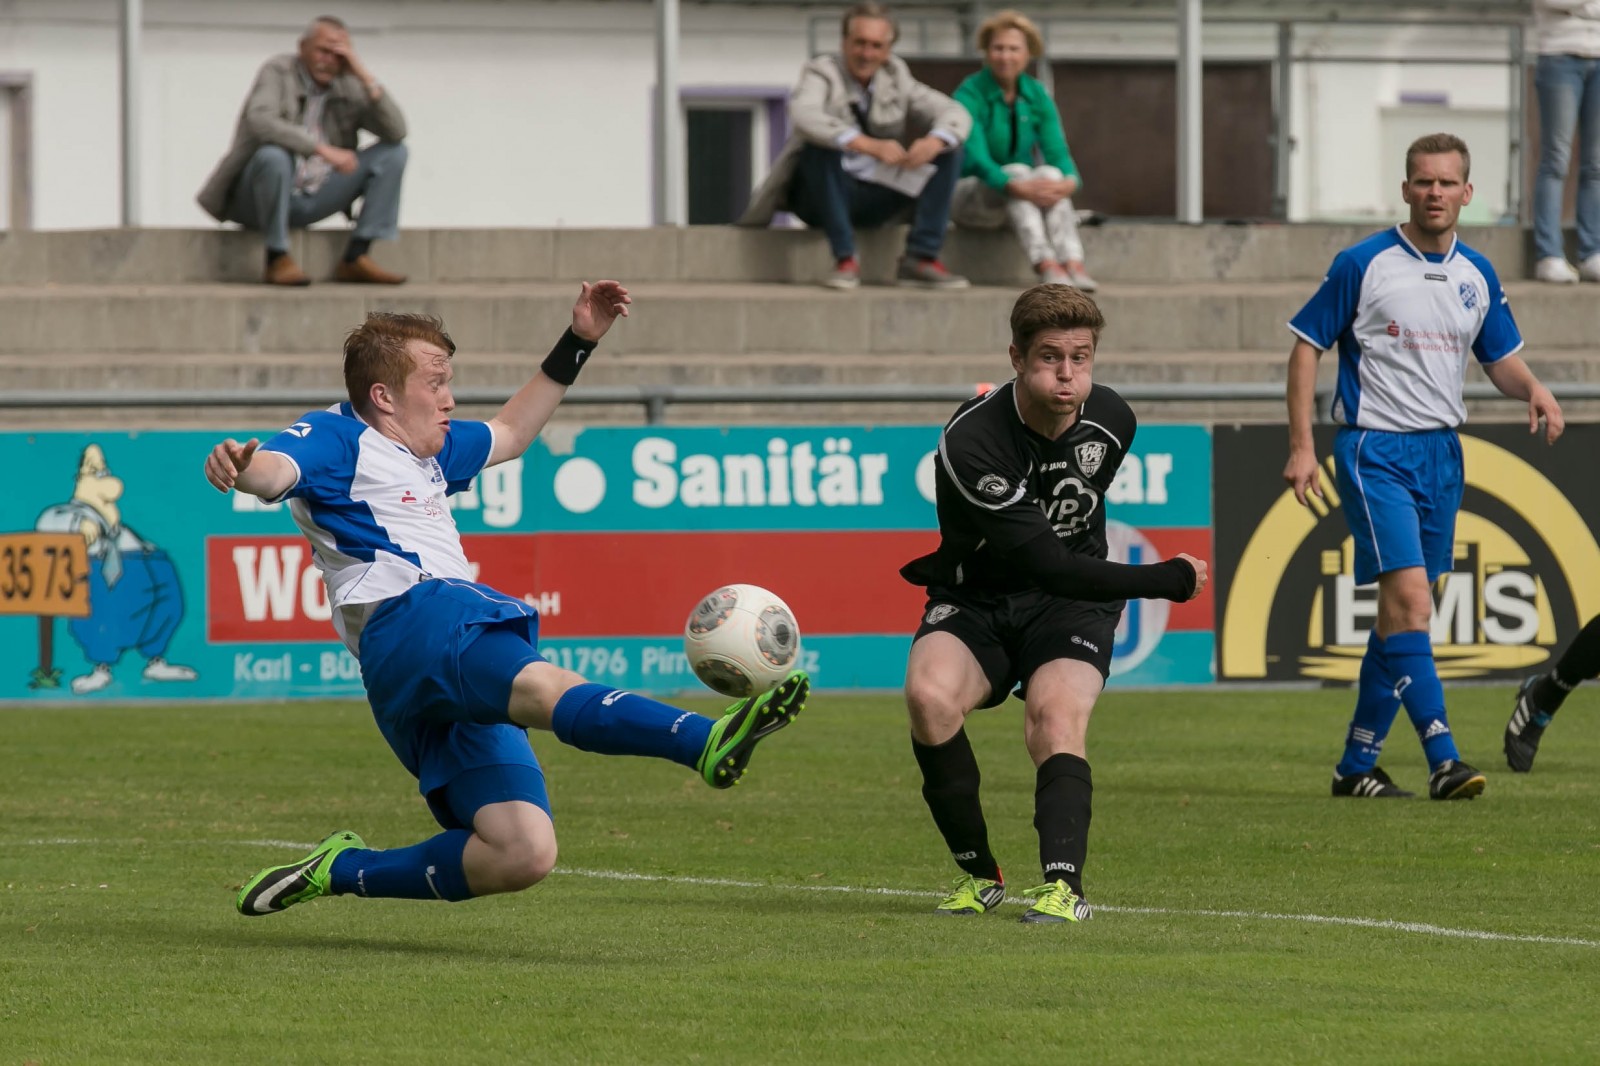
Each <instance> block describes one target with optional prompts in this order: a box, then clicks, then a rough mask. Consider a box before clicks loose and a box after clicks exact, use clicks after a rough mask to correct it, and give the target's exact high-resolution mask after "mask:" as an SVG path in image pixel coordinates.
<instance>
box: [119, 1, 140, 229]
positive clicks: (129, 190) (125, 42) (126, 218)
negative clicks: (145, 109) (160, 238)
mask: <svg viewBox="0 0 1600 1066" xmlns="http://www.w3.org/2000/svg"><path fill="white" fill-rule="evenodd" d="M143 25H144V0H122V32H121V42H120V43H121V45H122V48H121V64H120V66H121V70H120V74H121V77H122V85H121V89H122V93H121V102H122V115H121V131H122V224H123V225H124V226H137V225H139V82H140V64H139V53H140V50H141V42H140V36H141V30H142V28H143Z"/></svg>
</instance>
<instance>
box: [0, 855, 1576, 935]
mask: <svg viewBox="0 0 1600 1066" xmlns="http://www.w3.org/2000/svg"><path fill="white" fill-rule="evenodd" d="M8 843H10V842H6V841H0V847H6V846H8ZM14 843H16V844H22V845H27V846H37V847H64V846H71V845H100V846H111V845H123V844H126V843H128V841H125V840H122V841H118V840H79V839H74V838H70V837H57V838H54V839H49V840H21V841H15V842H14ZM152 843H160V844H162V845H164V846H170V845H173V844H178V845H189V846H194V847H252V848H283V849H285V850H291V851H305V850H308V849H310V848H313V847H316V845H315V844H309V843H306V842H304V841H295V840H162V841H152ZM555 872H556V873H558V874H564V875H566V876H568V877H589V878H595V879H597V880H605V881H651V882H659V883H663V884H671V885H700V886H703V887H707V888H746V889H757V890H760V891H765V892H771V891H783V892H849V893H853V894H856V895H870V896H898V897H902V898H909V899H939V898H940V894H939V893H937V892H924V891H919V890H917V889H909V888H878V887H872V886H861V885H781V884H772V883H769V882H765V881H738V880H733V879H731V878H726V877H679V876H672V875H668V874H640V873H628V872H626V871H623V870H584V869H575V868H563V867H557V868H556V870H555ZM1006 902H1007V903H1026V902H1027V900H1025V899H1023V898H1022V897H1020V896H1007V897H1006ZM1094 909H1095V910H1096V911H1103V912H1104V913H1106V914H1170V915H1174V916H1177V917H1186V918H1233V919H1237V920H1241V921H1253V922H1302V923H1305V924H1308V925H1344V926H1351V927H1353V928H1357V929H1380V930H1388V931H1392V932H1397V933H1416V934H1419V935H1422V936H1436V937H1445V938H1448V939H1455V940H1494V941H1501V942H1507V943H1516V944H1565V945H1568V946H1572V947H1580V948H1600V940H1585V939H1583V938H1582V937H1575V936H1541V935H1539V934H1534V933H1491V932H1488V931H1486V930H1483V929H1453V928H1451V927H1449V926H1445V925H1431V924H1429V923H1427V922H1399V921H1395V920H1394V919H1392V918H1350V917H1343V916H1340V915H1330V914H1279V913H1276V912H1273V911H1235V910H1229V911H1223V910H1203V909H1193V910H1190V909H1184V908H1179V907H1117V906H1108V905H1107V904H1104V903H1096V904H1095V905H1094Z"/></svg>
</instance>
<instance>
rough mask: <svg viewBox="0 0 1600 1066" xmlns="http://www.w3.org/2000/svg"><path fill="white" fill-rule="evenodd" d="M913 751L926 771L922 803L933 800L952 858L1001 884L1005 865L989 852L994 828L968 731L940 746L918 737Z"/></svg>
mask: <svg viewBox="0 0 1600 1066" xmlns="http://www.w3.org/2000/svg"><path fill="white" fill-rule="evenodd" d="M911 750H912V752H913V753H914V754H915V755H916V757H917V765H918V766H920V767H921V768H922V798H923V799H925V800H927V801H928V810H930V811H932V812H933V824H934V825H936V826H938V827H939V832H940V834H942V835H943V836H944V842H945V845H946V846H947V847H948V848H949V849H950V857H951V858H953V859H955V860H956V865H957V866H959V867H961V869H963V870H965V871H966V872H967V873H969V874H971V875H972V876H973V877H981V878H983V879H985V880H987V881H999V880H1000V879H1001V878H1000V864H999V863H997V862H995V861H994V853H993V852H991V851H990V850H989V827H988V826H987V825H985V824H984V821H983V805H982V804H980V803H979V802H978V782H979V774H978V758H977V756H975V755H973V754H972V744H971V743H970V742H969V741H968V740H967V731H966V730H965V729H961V730H958V731H957V732H956V735H955V736H953V737H951V738H950V739H949V740H947V741H946V742H945V743H943V744H940V745H938V746H936V747H930V746H929V745H927V744H922V743H919V742H918V741H917V738H915V737H912V738H911Z"/></svg>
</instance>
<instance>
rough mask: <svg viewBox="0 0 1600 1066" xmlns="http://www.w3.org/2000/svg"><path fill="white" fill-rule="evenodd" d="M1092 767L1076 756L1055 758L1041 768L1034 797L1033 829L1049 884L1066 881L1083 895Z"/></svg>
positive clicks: (1057, 756)
mask: <svg viewBox="0 0 1600 1066" xmlns="http://www.w3.org/2000/svg"><path fill="white" fill-rule="evenodd" d="M1093 792H1094V782H1093V780H1091V778H1090V776H1089V764H1088V763H1087V762H1085V761H1084V760H1082V759H1080V758H1078V757H1077V756H1076V755H1068V754H1066V753H1064V752H1063V753H1062V754H1060V755H1052V756H1050V757H1049V758H1048V759H1046V760H1045V761H1044V763H1043V764H1042V765H1041V766H1040V767H1039V773H1038V785H1037V787H1036V788H1035V790H1034V793H1033V827H1034V828H1035V829H1037V830H1038V831H1039V865H1040V866H1042V867H1043V868H1044V880H1045V883H1046V884H1049V883H1050V882H1051V881H1065V882H1066V883H1067V887H1068V888H1070V889H1072V891H1074V892H1076V893H1077V894H1078V895H1080V896H1082V895H1083V863H1084V859H1085V858H1086V857H1087V856H1088V854H1089V797H1090V796H1091V795H1092V794H1093Z"/></svg>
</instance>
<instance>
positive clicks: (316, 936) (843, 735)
mask: <svg viewBox="0 0 1600 1066" xmlns="http://www.w3.org/2000/svg"><path fill="white" fill-rule="evenodd" d="M1597 687H1600V686H1597ZM1450 697H1451V706H1452V720H1453V724H1454V725H1455V728H1456V734H1457V737H1458V740H1460V741H1461V743H1462V748H1463V754H1464V755H1465V757H1466V758H1467V759H1469V760H1470V761H1473V762H1475V763H1477V764H1478V765H1480V766H1481V767H1482V768H1483V769H1485V770H1487V771H1488V772H1489V787H1488V791H1487V792H1486V794H1485V795H1484V797H1483V798H1481V799H1479V800H1477V801H1475V802H1471V803H1451V804H1441V803H1431V802H1428V801H1426V800H1422V799H1418V800H1412V801H1407V802H1374V801H1353V800H1337V801H1336V800H1333V799H1330V798H1329V796H1328V780H1329V772H1330V768H1331V764H1332V763H1333V761H1334V760H1335V758H1336V757H1337V752H1338V747H1339V742H1340V740H1341V738H1342V735H1343V730H1344V726H1345V723H1346V721H1347V714H1348V707H1349V703H1350V699H1351V696H1350V694H1349V693H1348V692H1335V691H1314V692H1305V691H1296V692H1288V691H1272V692H1233V691H1221V692H1204V693H1201V692H1181V693H1179V692H1165V693H1115V694H1112V695H1108V696H1106V697H1105V698H1104V699H1103V700H1102V703H1101V706H1100V708H1099V710H1098V711H1097V712H1096V716H1095V721H1094V724H1093V726H1092V727H1091V730H1090V761H1091V762H1092V764H1093V766H1094V773H1095V782H1096V786H1097V787H1096V792H1095V810H1094V829H1093V836H1092V841H1091V848H1090V856H1089V859H1090V861H1089V870H1088V894H1089V898H1090V899H1091V901H1092V902H1094V903H1096V904H1097V905H1099V906H1100V908H1101V909H1100V913H1099V914H1098V915H1097V917H1096V919H1095V920H1094V921H1093V922H1089V923H1085V924H1082V925H1076V926H1048V927H1031V926H1023V925H1021V924H1020V923H1018V922H1017V921H1016V919H1017V917H1018V915H1019V914H1020V913H1021V911H1022V907H1021V906H1020V905H1018V904H1016V903H1008V904H1006V905H1005V906H1004V907H1002V908H1000V909H999V911H997V912H995V913H992V914H990V915H986V916H984V917H981V918H977V919H969V920H956V919H948V918H940V917H936V916H934V915H932V914H931V913H930V908H931V907H932V905H933V903H934V902H935V897H936V895H937V894H938V893H939V891H940V890H941V889H942V888H943V887H944V885H945V883H946V882H947V880H948V879H949V878H950V877H951V876H952V874H953V872H954V868H953V866H952V865H951V863H950V861H949V859H948V858H947V857H946V856H945V855H944V854H943V849H942V847H941V845H940V842H939V840H938V838H937V836H936V834H935V832H934V829H933V826H932V822H931V820H930V819H929V817H928V814H927V811H926V809H925V808H924V807H923V805H922V801H921V797H920V795H919V791H918V789H919V784H920V781H919V778H918V775H917V772H916V768H915V763H914V762H913V760H912V757H911V752H910V750H909V745H908V742H907V739H906V728H905V723H904V712H903V710H902V709H901V707H900V705H899V703H898V701H897V700H895V699H893V698H890V697H866V698H863V697H841V696H830V695H827V694H822V695H817V696H814V697H813V698H812V700H811V705H810V707H809V708H808V709H807V711H806V712H805V714H804V715H803V716H802V717H801V718H800V720H799V721H798V723H797V724H796V725H795V726H794V727H793V728H792V729H790V730H788V731H786V732H784V733H782V734H780V735H778V736H777V737H774V738H773V739H772V740H771V741H770V742H768V743H767V744H766V745H765V746H764V747H763V749H762V750H761V751H760V752H758V753H757V755H756V758H755V760H754V762H753V764H752V769H751V772H750V775H749V776H748V777H747V779H746V781H745V782H744V784H743V785H741V787H739V788H737V789H734V790H732V791H731V792H727V793H720V792H714V791H712V790H710V789H708V788H706V787H705V786H704V785H703V784H701V783H699V782H698V780H696V779H695V778H694V777H693V775H691V774H690V773H689V772H687V771H685V770H682V769H680V768H678V767H675V766H671V765H666V764H659V763H653V762H648V761H644V760H639V759H615V758H612V759H607V758H601V757H598V756H593V755H587V754H584V753H581V752H577V751H573V750H570V749H566V748H563V747H561V746H560V745H559V744H558V743H556V742H555V740H554V738H552V737H550V736H548V735H542V734H535V736H534V741H535V746H536V748H537V750H538V752H539V755H540V758H541V759H542V760H543V761H544V764H545V767H546V769H547V772H548V775H549V780H550V786H551V793H552V798H553V802H554V804H555V809H556V824H557V828H558V831H559V833H560V836H561V844H562V854H561V865H560V869H559V870H558V872H557V873H556V874H554V875H553V876H552V877H551V878H550V879H549V880H547V881H546V882H545V883H544V884H542V885H539V886H538V887H536V888H534V889H533V890H531V891H529V892H527V893H523V894H521V895H517V896H502V897H497V898H493V899H485V900H477V901H472V902H469V903H462V904H454V905H446V904H441V903H406V902H389V901H367V900H358V899H350V898H340V899H327V900H317V901H314V902H312V903H310V904H308V905H305V906H302V907H296V908H294V909H292V910H290V911H288V912H286V913H284V914H280V915H273V916H269V917H263V918H253V919H246V918H242V917H240V916H239V915H237V914H236V913H235V912H234V910H233V894H234V892H235V890H236V888H237V886H238V885H239V884H240V883H241V882H242V881H243V880H244V878H245V877H247V876H248V875H249V874H251V873H253V872H254V871H255V870H256V869H258V868H259V867H261V866H264V865H268V864H269V863H273V862H279V861H285V860H287V859H288V858H291V857H293V855H294V854H295V853H296V851H297V850H299V849H298V848H297V847H296V846H294V844H293V843H292V842H303V843H309V842H312V841H315V840H317V839H319V838H320V837H321V836H322V835H323V834H325V833H327V832H328V831H330V830H332V829H335V828H351V829H355V830H357V831H359V832H360V833H362V834H363V835H364V836H365V837H366V839H367V840H368V841H369V842H370V843H371V844H373V845H374V846H377V847H391V846H399V845H403V844H407V843H411V842H413V841H415V840H417V839H420V838H422V837H423V836H425V835H428V834H430V833H431V832H433V823H432V822H431V820H430V819H429V818H428V816H427V813H426V811H425V809H424V807H423V805H422V802H421V800H420V798H419V797H418V796H417V795H416V793H415V789H414V787H413V782H412V781H411V779H410V778H409V777H408V776H407V775H406V773H405V771H404V770H403V769H402V768H401V767H400V766H399V765H398V764H397V763H396V762H395V761H394V759H393V757H392V756H391V755H390V754H389V752H388V750H387V748H386V747H385V745H384V744H383V742H382V740H381V739H380V738H379V736H378V734H377V732H376V730H375V728H374V727H373V725H372V723H371V720H370V718H369V716H368V713H367V711H366V709H365V708H364V707H363V706H360V705H356V704H350V703H322V704H289V705H286V704H273V705H209V706H184V707H178V706H150V705H145V706H134V707H93V708H84V707H72V708H60V709H57V708H49V709H46V708H30V709H20V710H0V738H3V741H4V743H3V744H0V815H3V817H0V1066H22V1064H24V1063H33V1064H38V1066H55V1064H58V1063H60V1064H66V1063H71V1064H78V1063H113V1062H115V1063H121V1062H128V1063H155V1062H206V1063H232V1062H239V1063H245V1062H262V1061H286V1060H293V1061H300V1062H319V1063H411V1062H417V1063H517V1064H523V1063H529V1062H540V1063H562V1062H575V1063H591V1062H592V1063H616V1062H625V1063H656V1062H661V1063H722V1062H741V1063H769V1062H793V1063H809V1064H826V1063H837V1062H859V1063H919V1064H921V1063H1012V1062H1019V1063H1020V1062H1081V1063H1086V1064H1088V1063H1096V1064H1098V1063H1250V1062H1260V1063H1274V1064H1277V1063H1308V1062H1310V1063H1315V1062H1329V1063H1334V1062H1357V1061H1362V1062H1381V1063H1384V1064H1386V1066H1388V1064H1400V1063H1410V1062H1428V1063H1439V1062H1445V1063H1456V1062H1463V1061H1470V1062H1477V1063H1485V1064H1499V1063H1517V1062H1573V1063H1592V1062H1595V1061H1600V902H1597V901H1600V699H1597V698H1596V695H1595V694H1594V693H1590V692H1588V691H1587V690H1584V691H1581V692H1579V693H1578V694H1576V695H1575V696H1574V697H1573V699H1572V700H1571V701H1570V702H1569V705H1568V708H1567V709H1566V710H1564V711H1563V713H1562V716H1561V717H1560V718H1558V719H1557V721H1556V723H1555V725H1554V726H1553V727H1552V729H1551V731H1550V733H1549V735H1548V736H1547V738H1546V743H1545V750H1544V751H1543V752H1542V753H1541V755H1540V756H1539V763H1538V766H1537V769H1536V770H1535V772H1534V773H1533V774H1531V775H1528V776H1526V777H1522V776H1514V775H1512V774H1511V773H1510V772H1509V771H1507V770H1506V769H1505V768H1504V762H1503V760H1502V758H1501V756H1500V753H1499V748H1500V730H1501V728H1502V727H1503V725H1504V720H1505V716H1506V714H1507V713H1508V711H1509V706H1510V697H1511V689H1510V687H1509V686H1507V687H1503V688H1456V689H1453V690H1451V692H1450ZM699 709H702V710H706V711H708V712H710V711H713V710H714V709H715V708H714V706H713V705H712V704H710V703H704V704H701V705H700V706H699ZM968 731H969V733H970V735H971V736H972V739H973V743H974V746H975V747H976V749H977V751H978V755H979V758H980V760H981V762H982V765H983V770H984V798H985V802H986V809H987V813H988V816H989V821H990V826H991V833H992V836H993V843H994V845H995V849H996V852H997V854H998V855H999V857H1000V859H1001V862H1002V863H1003V864H1004V866H1005V868H1006V870H1007V872H1008V875H1009V878H1010V887H1011V888H1012V890H1013V893H1015V892H1017V891H1020V890H1021V889H1023V888H1026V887H1030V886H1031V885H1032V884H1033V883H1035V882H1036V881H1037V879H1038V865H1037V852H1036V845H1035V840H1034V835H1033V829H1032V824H1031V821H1032V813H1033V806H1032V797H1033V774H1032V767H1031V765H1030V764H1029V762H1028V759H1027V756H1026V753H1025V752H1024V750H1023V747H1022V739H1021V732H1022V729H1021V715H1020V708H1019V706H1018V705H1017V704H1015V703H1014V702H1013V703H1011V704H1008V705H1007V706H1006V707H1005V708H1002V709H1000V710H998V711H992V712H984V713H980V714H978V715H975V716H974V717H973V718H972V719H971V720H970V721H969V723H968ZM1384 764H1385V766H1386V767H1387V768H1388V769H1389V770H1390V771H1391V772H1392V773H1393V774H1394V775H1395V777H1396V778H1397V780H1399V781H1400V783H1402V784H1403V785H1406V786H1407V787H1411V788H1421V787H1422V785H1423V781H1424V774H1425V771H1424V768H1423V766H1422V759H1421V754H1420V751H1419V749H1418V746H1417V744H1416V742H1415V740H1414V739H1413V737H1412V735H1411V732H1410V729H1409V727H1408V726H1407V725H1406V724H1405V720H1404V716H1403V715H1402V717H1401V721H1400V723H1398V724H1397V728H1396V730H1395V733H1394V736H1393V737H1392V739H1391V741H1390V744H1389V754H1388V755H1387V757H1386V758H1385V760H1384ZM271 841H282V842H291V843H290V844H287V845H285V846H272V845H271V843H270V842H271ZM623 875H640V876H638V877H635V878H631V879H630V878H627V877H625V876H623ZM837 888H849V889H850V890H848V891H833V890H832V889H837ZM870 889H887V890H895V891H892V892H881V891H878V892H874V891H869V890H870ZM1208 912H1209V913H1208ZM1217 912H1229V913H1226V914H1222V913H1217ZM1319 917H1320V918H1327V919H1360V920H1367V921H1365V922H1363V923H1356V924H1350V923H1340V922H1332V921H1321V920H1316V919H1317V918H1319ZM1385 922H1392V923H1416V924H1417V925H1420V926H1425V927H1427V928H1423V929H1417V928H1404V927H1401V926H1400V925H1385V924H1381V923H1385ZM1468 934H1474V935H1468ZM1475 934H1485V935H1484V936H1477V935H1475Z"/></svg>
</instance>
